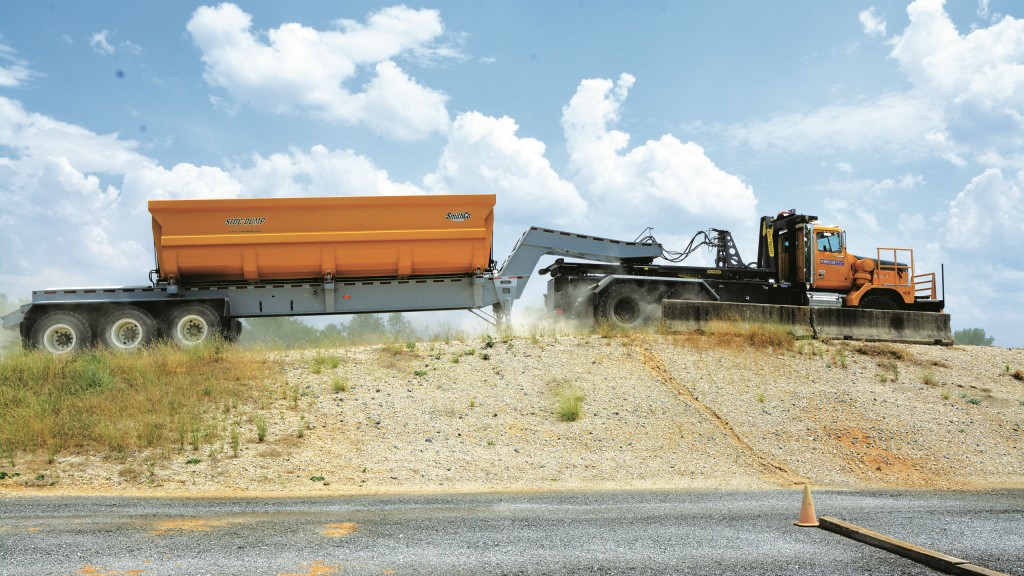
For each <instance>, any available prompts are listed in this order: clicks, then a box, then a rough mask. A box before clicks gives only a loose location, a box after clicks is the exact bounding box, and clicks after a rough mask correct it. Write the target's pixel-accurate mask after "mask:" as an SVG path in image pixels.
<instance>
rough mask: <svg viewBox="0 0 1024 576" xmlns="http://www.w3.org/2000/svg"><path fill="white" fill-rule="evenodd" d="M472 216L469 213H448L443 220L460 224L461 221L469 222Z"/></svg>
mask: <svg viewBox="0 0 1024 576" xmlns="http://www.w3.org/2000/svg"><path fill="white" fill-rule="evenodd" d="M472 217H473V215H472V214H470V213H469V212H449V213H448V215H447V216H445V217H444V219H445V220H454V221H455V222H462V221H463V220H469V219H470V218H472Z"/></svg>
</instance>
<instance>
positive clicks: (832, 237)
mask: <svg viewBox="0 0 1024 576" xmlns="http://www.w3.org/2000/svg"><path fill="white" fill-rule="evenodd" d="M817 237H818V238H817V240H818V251H819V252H840V251H841V250H840V243H839V234H836V233H835V232H818V234H817Z"/></svg>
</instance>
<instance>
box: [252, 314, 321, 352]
mask: <svg viewBox="0 0 1024 576" xmlns="http://www.w3.org/2000/svg"><path fill="white" fill-rule="evenodd" d="M319 338H320V331H319V330H317V329H316V328H314V327H312V326H310V325H309V324H306V323H304V322H302V321H301V320H299V319H298V318H290V317H281V318H246V319H245V328H244V329H243V330H242V336H241V337H240V338H239V342H241V343H243V344H266V345H268V346H280V347H284V348H294V347H299V346H307V345H309V344H310V343H312V342H315V341H316V340H318V339H319Z"/></svg>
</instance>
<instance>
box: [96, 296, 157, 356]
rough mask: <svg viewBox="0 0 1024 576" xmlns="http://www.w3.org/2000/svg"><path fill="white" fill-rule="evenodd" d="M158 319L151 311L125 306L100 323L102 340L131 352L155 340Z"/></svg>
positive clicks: (117, 348)
mask: <svg viewBox="0 0 1024 576" xmlns="http://www.w3.org/2000/svg"><path fill="white" fill-rule="evenodd" d="M155 336H156V320H154V319H153V316H152V315H150V313H149V312H146V311H145V310H143V309H142V308H138V307H136V306H124V307H121V308H118V309H116V310H114V311H113V312H111V313H110V314H108V315H107V317H106V318H104V319H103V322H101V323H100V342H102V343H103V344H105V345H107V346H109V347H111V348H114V349H115V350H122V351H125V352H131V351H135V350H138V349H140V348H142V347H143V346H145V345H147V344H149V343H150V342H152V341H153V338H154V337H155Z"/></svg>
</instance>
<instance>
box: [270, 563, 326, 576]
mask: <svg viewBox="0 0 1024 576" xmlns="http://www.w3.org/2000/svg"><path fill="white" fill-rule="evenodd" d="M303 566H308V567H309V572H302V573H296V574H285V573H282V574H281V575H280V576H326V575H327V574H334V573H336V572H337V571H338V567H337V566H336V565H331V564H327V563H325V562H324V561H323V560H314V561H313V563H312V564H308V565H307V564H303Z"/></svg>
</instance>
